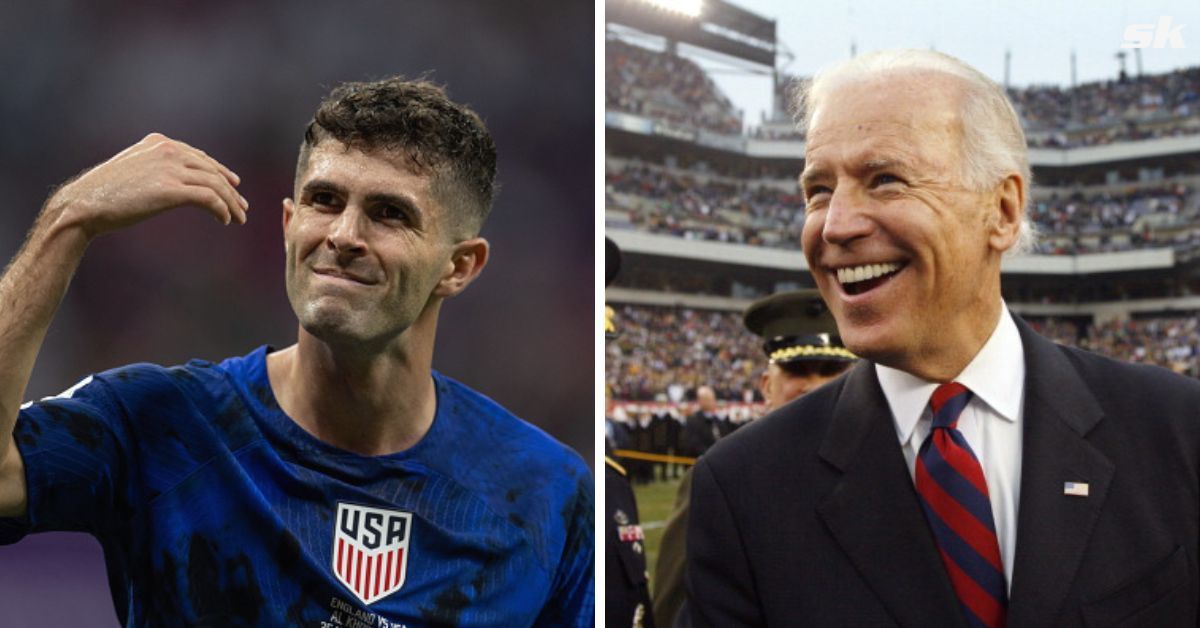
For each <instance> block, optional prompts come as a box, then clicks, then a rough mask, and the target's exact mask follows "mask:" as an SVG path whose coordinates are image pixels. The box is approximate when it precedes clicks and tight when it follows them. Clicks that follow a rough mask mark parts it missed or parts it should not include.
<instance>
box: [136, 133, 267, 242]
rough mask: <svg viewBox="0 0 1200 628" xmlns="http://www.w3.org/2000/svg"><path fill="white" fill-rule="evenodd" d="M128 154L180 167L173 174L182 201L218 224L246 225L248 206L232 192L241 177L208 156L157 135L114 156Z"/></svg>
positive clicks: (177, 141) (186, 144) (236, 193)
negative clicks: (200, 209) (180, 186)
mask: <svg viewBox="0 0 1200 628" xmlns="http://www.w3.org/2000/svg"><path fill="white" fill-rule="evenodd" d="M131 152H133V153H134V154H135V155H142V156H147V157H150V158H153V159H162V160H166V161H174V162H176V163H177V164H180V165H182V166H183V168H181V169H179V170H178V171H176V172H177V173H178V174H177V176H178V181H179V182H180V183H182V184H183V185H184V186H185V189H184V190H183V197H184V198H183V200H184V201H185V202H190V203H195V204H197V205H200V206H202V207H204V208H205V209H208V210H209V211H210V212H211V213H212V214H214V216H216V218H217V220H218V221H219V222H221V223H222V224H226V225H227V224H230V223H231V222H235V221H236V222H237V223H238V224H246V212H247V211H249V209H250V204H249V202H247V201H246V198H245V197H243V196H242V195H241V194H239V193H238V192H237V190H236V189H235V186H237V185H238V184H240V183H241V177H239V176H238V175H237V173H235V172H233V171H232V170H230V169H229V168H228V167H226V166H225V165H224V164H222V163H221V162H219V161H217V160H216V159H213V158H212V157H210V156H209V155H208V153H205V152H204V151H202V150H200V149H198V148H196V147H194V146H191V145H189V144H188V143H186V142H181V141H179V140H173V139H171V138H169V137H167V136H165V135H162V134H161V133H151V134H149V135H147V136H146V137H144V138H142V140H141V141H140V142H138V143H137V144H135V145H133V146H131V147H130V148H128V149H126V150H125V151H124V152H122V153H121V154H120V155H118V158H119V157H121V156H123V155H125V154H127V153H131Z"/></svg>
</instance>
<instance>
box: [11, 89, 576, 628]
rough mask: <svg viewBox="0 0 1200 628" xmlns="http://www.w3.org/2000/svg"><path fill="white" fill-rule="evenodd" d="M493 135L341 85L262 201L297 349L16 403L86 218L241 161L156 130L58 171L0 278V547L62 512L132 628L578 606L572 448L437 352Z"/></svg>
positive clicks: (378, 619) (208, 188) (543, 615)
mask: <svg viewBox="0 0 1200 628" xmlns="http://www.w3.org/2000/svg"><path fill="white" fill-rule="evenodd" d="M495 171H496V153H495V147H494V146H493V143H492V139H491V136H490V135H489V133H488V132H487V129H486V128H485V127H484V125H483V123H482V121H481V120H480V119H479V117H478V116H477V115H476V114H475V113H474V112H472V111H471V110H470V109H467V108H466V107H464V106H462V105H459V104H456V103H454V102H452V101H450V100H449V99H448V98H447V97H446V94H445V93H444V92H443V90H442V89H441V88H439V87H437V86H435V85H432V84H430V83H426V82H408V81H404V80H401V79H388V80H384V81H379V82H375V83H350V84H346V85H343V86H341V87H339V88H337V89H335V90H334V91H333V92H332V93H331V94H330V96H329V98H328V99H327V100H326V101H325V102H323V103H322V104H321V107H320V108H319V110H318V111H317V113H316V115H315V116H314V119H313V121H312V122H311V123H310V124H309V126H308V128H307V130H306V132H305V136H304V141H303V143H302V145H301V148H300V156H299V159H298V161H297V168H296V179H295V197H294V199H286V200H284V202H283V212H282V215H283V234H284V249H285V266H286V277H287V293H288V298H289V300H290V301H291V304H292V307H293V309H294V310H295V312H296V316H297V318H298V319H299V327H298V338H297V342H296V344H294V345H292V346H291V347H288V348H286V349H282V350H279V351H274V350H272V349H271V348H270V347H260V348H259V349H257V350H255V351H254V352H252V353H250V354H249V355H246V356H243V357H236V358H230V359H228V360H225V361H223V362H221V363H219V364H212V363H207V362H202V361H192V362H190V363H188V364H186V365H183V366H177V367H172V368H163V367H159V366H155V365H149V364H138V365H132V366H128V367H123V368H118V369H114V370H112V371H108V372H105V373H100V374H96V375H93V376H90V377H88V378H86V379H85V380H84V381H82V382H80V383H79V384H77V385H76V386H74V387H72V388H70V389H69V390H68V391H67V392H64V393H63V394H62V395H59V396H58V397H55V398H49V399H44V400H42V401H40V402H36V403H27V404H24V405H20V406H18V404H20V401H21V397H22V396H23V394H24V390H25V386H26V384H27V382H28V380H29V375H30V371H31V369H32V367H33V363H34V359H35V356H36V354H37V351H38V349H39V346H40V344H41V342H42V339H43V338H44V336H45V334H46V330H47V327H48V326H49V324H50V321H51V319H52V317H53V315H54V311H55V309H56V308H57V306H58V303H59V301H60V300H61V299H62V297H63V294H64V293H65V291H66V287H67V284H68V282H69V280H70V278H71V275H72V274H73V272H74V270H75V268H76V267H77V265H78V263H79V262H80V260H81V258H82V256H83V253H84V250H85V249H86V248H87V245H88V244H89V243H90V242H91V240H93V239H94V238H96V237H98V236H100V235H102V234H104V233H106V232H110V231H113V230H116V229H121V228H124V227H127V226H130V225H132V224H135V223H138V222H140V221H142V220H145V219H148V218H151V217H153V216H154V215H156V214H159V213H162V212H164V211H168V210H170V209H173V208H176V207H179V206H181V205H186V204H191V205H197V206H199V207H201V208H203V209H205V210H207V211H208V212H210V213H212V214H213V215H214V216H215V217H216V218H217V219H218V220H219V221H220V222H223V223H225V224H228V223H230V222H237V223H244V222H245V221H246V217H247V212H248V210H249V206H248V203H247V202H246V201H245V199H243V198H242V197H241V196H240V195H239V194H238V193H237V191H236V187H237V185H238V184H239V183H240V179H239V178H238V177H237V175H235V174H234V173H233V172H232V171H230V170H229V169H228V168H226V167H225V166H223V165H222V164H220V163H218V162H217V161H215V160H213V159H212V158H211V157H209V156H208V155H206V154H205V153H203V152H202V151H199V150H197V149H195V148H192V147H190V146H188V145H186V144H183V143H181V142H178V141H174V140H171V139H169V138H166V137H164V136H162V135H158V134H152V135H149V136H147V137H146V138H145V139H143V140H142V141H141V142H138V143H137V144H135V145H133V146H131V147H130V148H128V149H126V150H125V151H123V152H121V153H119V154H118V155H116V156H115V157H113V158H112V159H110V160H109V161H107V162H105V163H103V164H100V165H98V166H96V167H95V168H92V169H91V170H89V171H87V172H85V173H84V174H82V175H80V176H79V177H78V178H76V179H74V180H72V181H70V182H68V183H67V184H65V185H63V186H62V187H61V188H59V189H58V190H57V191H56V192H55V193H54V194H53V195H52V196H51V197H50V198H49V199H48V200H47V201H46V204H45V207H44V208H43V210H42V213H41V215H40V217H39V218H38V220H37V222H36V223H35V225H34V227H33V229H32V230H31V232H30V234H29V237H28V240H27V242H26V244H25V246H24V247H23V248H22V250H21V252H20V253H18V254H17V256H16V258H15V259H14V260H13V262H12V264H11V265H10V267H9V268H8V270H7V271H6V272H5V274H4V276H3V278H2V279H0V356H2V359H0V433H3V434H8V433H12V434H13V437H12V438H10V439H9V440H8V444H7V445H5V446H4V447H3V448H0V452H3V455H2V456H0V517H2V518H0V542H6V543H11V542H14V541H16V540H18V539H20V538H21V537H22V536H24V535H25V534H27V533H30V532H40V531H47V530H81V531H87V532H89V533H91V534H93V535H95V536H96V537H97V538H98V539H99V540H100V543H101V545H102V546H103V547H104V550H105V560H106V562H107V566H108V573H109V579H110V585H111V587H112V591H113V599H114V601H115V603H116V609H117V613H118V615H119V616H120V617H121V620H122V621H123V622H125V623H126V624H127V625H130V626H143V625H156V626H157V625H161V626H179V625H222V626H225V625H262V626H279V625H294V626H299V625H304V626H323V625H352V624H353V623H354V622H355V621H357V622H359V624H360V625H371V626H388V625H391V626H398V625H413V626H415V625H480V624H486V625H554V626H559V625H590V624H591V622H592V621H593V610H592V609H593V600H592V565H593V556H594V549H593V533H592V516H593V515H592V513H593V506H592V501H593V499H592V491H593V489H592V479H591V474H590V472H589V471H588V469H587V467H586V465H585V464H584V463H583V461H582V460H581V459H580V458H579V456H578V455H576V454H574V453H572V452H570V451H569V450H568V449H567V448H566V447H564V446H562V445H560V444H559V443H557V442H555V441H554V440H553V439H551V438H550V437H549V436H547V435H546V434H544V433H542V432H541V431H539V430H538V429H536V428H534V427H533V426H531V425H529V424H527V423H525V422H523V421H521V420H520V419H518V418H516V417H514V416H512V415H511V414H509V413H508V412H507V411H505V410H504V409H503V408H501V407H499V406H498V405H496V404H495V402H493V401H491V400H489V399H487V398H486V397H484V396H482V395H480V394H478V393H476V392H474V391H472V390H470V389H468V388H466V387H465V386H463V385H462V384H460V383H458V382H455V381H454V380H452V379H450V378H448V377H446V376H444V375H441V374H439V373H436V372H434V371H433V370H432V366H431V365H432V359H433V347H434V336H435V333H436V330H437V319H438V312H439V310H440V308H441V306H442V304H443V302H444V301H445V300H446V299H448V298H450V297H453V296H455V295H457V294H459V293H460V292H462V291H463V290H464V289H466V287H467V286H468V285H469V284H470V283H471V282H472V281H473V280H474V279H476V278H477V277H478V276H479V274H480V272H481V271H482V270H483V268H484V266H485V265H486V263H487V259H488V253H489V249H488V243H487V241H486V240H484V239H483V238H481V237H479V230H480V228H481V227H482V225H483V222H484V219H485V218H486V216H487V213H488V210H489V209H490V207H491V204H492V197H493V195H494V185H495V184H494V180H495Z"/></svg>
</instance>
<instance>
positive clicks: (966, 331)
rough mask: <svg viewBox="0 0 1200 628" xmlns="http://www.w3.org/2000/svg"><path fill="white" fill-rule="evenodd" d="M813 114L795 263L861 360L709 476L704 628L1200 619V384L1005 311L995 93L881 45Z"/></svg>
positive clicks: (699, 502) (1009, 229) (697, 588)
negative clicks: (1085, 346)
mask: <svg viewBox="0 0 1200 628" xmlns="http://www.w3.org/2000/svg"><path fill="white" fill-rule="evenodd" d="M801 104H802V107H803V110H804V111H805V112H806V119H805V125H806V131H807V136H806V137H807V140H806V147H805V150H806V154H805V167H804V171H803V173H802V174H801V177H800V180H801V185H802V187H803V190H804V193H805V196H806V198H807V206H806V221H805V225H804V231H803V236H802V238H803V246H804V252H805V256H806V258H807V260H808V264H809V267H810V269H811V272H812V274H813V277H814V279H815V280H816V283H817V286H818V287H819V288H820V291H821V294H822V296H823V298H824V300H825V301H826V303H827V304H828V305H829V307H830V309H831V311H832V312H833V314H834V317H835V318H836V320H837V324H838V330H839V332H840V334H841V337H842V340H843V341H844V342H845V344H846V347H847V348H848V349H849V350H850V351H852V352H853V353H855V354H857V355H859V356H861V357H862V358H865V359H863V360H861V361H860V362H859V364H858V365H857V366H856V367H854V368H853V369H851V370H850V371H849V372H848V373H847V374H846V375H844V376H843V377H841V378H839V379H838V380H836V381H835V382H834V383H832V384H830V385H828V386H825V387H823V388H821V389H818V390H816V391H814V392H812V393H810V394H808V395H805V396H804V397H801V398H800V400H798V401H796V402H794V403H792V404H790V405H788V406H786V407H784V408H783V409H781V410H780V411H778V412H776V413H774V414H772V415H770V416H768V417H766V418H764V419H762V420H760V421H756V422H755V423H754V424H752V425H750V426H747V427H745V428H743V429H742V430H739V431H738V432H737V433H736V434H734V435H733V436H731V437H730V438H728V439H724V440H723V441H721V442H720V443H718V444H717V445H716V446H715V447H714V448H713V449H712V450H710V451H709V452H708V453H707V454H706V455H705V457H704V458H702V459H701V460H700V461H699V463H698V464H697V465H696V467H695V471H694V480H693V481H694V488H693V492H692V517H691V519H690V524H689V529H688V570H689V571H688V588H689V599H690V602H689V608H690V610H691V614H692V618H693V620H694V623H696V624H698V625H704V626H708V625H712V626H757V625H795V624H806V625H834V626H842V625H845V626H850V625H871V626H882V625H904V626H943V625H945V626H952V625H970V626H999V625H1005V624H1006V623H1007V624H1009V625H1014V626H1049V625H1053V626H1074V625H1082V624H1089V625H1091V624H1097V623H1103V624H1105V625H1108V624H1110V623H1111V624H1119V623H1122V622H1124V621H1130V622H1133V623H1136V624H1137V625H1158V626H1166V625H1192V624H1194V623H1196V613H1197V599H1198V593H1200V579H1198V577H1197V564H1198V561H1197V558H1198V557H1197V540H1198V538H1200V525H1198V521H1197V516H1196V513H1197V512H1200V480H1198V477H1200V473H1198V472H1200V461H1198V457H1200V421H1198V420H1197V408H1200V384H1197V383H1196V382H1195V381H1192V380H1188V379H1185V378H1182V377H1179V376H1177V375H1174V374H1172V373H1169V372H1167V371H1165V370H1162V369H1158V368H1154V367H1146V366H1135V365H1129V364H1123V363H1118V362H1115V361H1112V360H1108V359H1105V358H1101V357H1098V356H1095V355H1093V354H1089V353H1086V352H1083V351H1079V350H1076V349H1072V348H1066V347H1062V346H1058V345H1055V344H1053V343H1051V342H1050V341H1048V340H1046V339H1044V338H1041V337H1040V336H1038V335H1037V334H1035V333H1034V332H1032V331H1031V330H1030V329H1029V327H1028V326H1026V325H1025V324H1024V323H1023V322H1021V321H1020V320H1019V319H1018V318H1016V317H1015V316H1014V315H1012V314H1011V313H1010V312H1009V311H1008V310H1007V308H1006V307H1005V304H1004V301H1003V299H1002V298H1001V293H1000V265H1001V259H1002V256H1003V255H1004V254H1005V253H1007V252H1009V251H1012V250H1021V249H1023V248H1025V247H1026V246H1027V244H1028V243H1029V241H1030V239H1031V235H1030V230H1029V227H1028V222H1027V219H1026V217H1025V200H1026V198H1027V196H1028V186H1029V179H1030V177H1029V165H1028V158H1027V154H1026V152H1027V151H1026V145H1025V139H1024V135H1023V133H1022V130H1021V127H1020V124H1019V120H1018V118H1017V116H1016V113H1015V112H1014V111H1013V109H1012V107H1011V105H1010V104H1009V103H1008V101H1007V99H1006V98H1005V95H1004V92H1003V90H1001V89H1000V88H999V87H998V86H997V85H996V84H995V83H993V82H992V81H991V80H989V79H987V78H986V77H985V76H983V75H982V74H980V73H979V72H978V71H976V70H974V69H973V68H971V67H969V66H967V65H965V64H963V63H962V62H960V61H958V60H957V59H954V58H952V57H949V56H946V55H943V54H940V53H936V52H931V51H913V50H910V51H885V52H877V53H872V54H868V55H863V56H861V57H858V58H855V59H852V60H850V61H847V62H845V63H842V64H841V65H838V66H835V67H833V68H831V69H829V70H826V71H824V72H822V73H820V74H818V75H817V76H816V77H815V79H814V80H813V82H812V84H811V86H810V87H809V88H808V90H807V92H806V93H805V94H804V96H803V100H802V103H801Z"/></svg>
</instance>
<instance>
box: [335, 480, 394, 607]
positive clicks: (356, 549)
mask: <svg viewBox="0 0 1200 628" xmlns="http://www.w3.org/2000/svg"><path fill="white" fill-rule="evenodd" d="M333 531H334V533H333V573H335V574H337V579H338V580H339V581H341V583H342V584H344V585H346V588H347V589H350V591H352V592H353V593H354V595H356V596H358V599H360V600H362V601H363V604H373V603H375V602H377V601H379V600H381V599H383V598H385V597H387V596H389V595H391V594H393V593H395V592H396V591H399V590H400V587H402V586H404V574H405V573H406V572H407V570H408V539H409V537H410V536H411V532H412V513H408V512H401V511H399V510H384V509H382V508H371V507H369V506H359V505H357V504H347V503H345V502H338V510H337V520H336V523H335V524H334V526H333Z"/></svg>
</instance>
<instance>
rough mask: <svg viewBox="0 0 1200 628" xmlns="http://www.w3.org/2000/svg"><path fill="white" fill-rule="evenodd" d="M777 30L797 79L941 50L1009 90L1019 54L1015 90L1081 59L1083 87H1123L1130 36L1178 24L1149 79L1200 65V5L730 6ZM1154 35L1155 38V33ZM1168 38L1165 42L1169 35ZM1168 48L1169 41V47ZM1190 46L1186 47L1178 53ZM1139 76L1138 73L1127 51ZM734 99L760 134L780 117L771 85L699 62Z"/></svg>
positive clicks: (1058, 79) (1050, 1) (751, 2)
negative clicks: (843, 65) (1008, 55)
mask: <svg viewBox="0 0 1200 628" xmlns="http://www.w3.org/2000/svg"><path fill="white" fill-rule="evenodd" d="M730 1H732V2H734V3H735V4H737V5H738V6H741V7H743V8H746V9H749V10H750V11H753V12H755V13H758V14H760V15H762V16H764V17H767V18H769V19H774V20H775V21H776V33H777V35H776V36H777V38H778V40H779V42H781V44H782V46H781V47H782V48H785V49H786V50H788V51H790V53H791V55H792V56H793V59H792V60H791V61H790V62H787V61H784V60H781V61H780V64H781V65H782V67H783V69H785V70H786V71H787V72H788V73H790V74H796V75H801V76H811V75H812V74H813V73H814V72H815V71H816V70H818V69H820V68H821V67H824V66H826V65H828V64H830V63H833V62H836V61H840V60H842V59H845V58H847V57H849V56H850V49H851V45H852V43H853V44H854V45H855V46H856V48H857V50H858V53H859V54H861V53H864V52H867V51H870V50H877V49H881V48H930V47H932V48H935V49H937V50H940V51H942V52H946V53H949V54H952V55H955V56H957V57H959V58H961V59H963V60H965V61H967V62H968V63H970V64H972V65H974V66H975V67H976V68H979V69H980V70H981V71H983V72H984V73H985V74H987V75H988V76H990V77H992V78H993V79H995V80H997V81H1000V82H1002V81H1003V80H1004V53H1005V50H1006V49H1007V50H1011V51H1012V62H1011V70H1010V80H1011V84H1012V85H1014V86H1026V85H1031V84H1038V85H1042V84H1058V85H1069V84H1070V82H1071V60H1070V59H1071V51H1072V50H1074V51H1075V53H1076V67H1077V70H1076V75H1077V79H1078V82H1079V83H1085V82H1089V81H1096V80H1104V79H1110V78H1115V77H1116V76H1117V71H1118V62H1117V58H1116V53H1118V52H1120V51H1121V43H1122V41H1123V39H1124V37H1125V31H1126V27H1127V26H1129V25H1131V24H1154V25H1155V27H1157V24H1158V23H1159V21H1160V19H1161V18H1163V17H1167V18H1170V20H1171V22H1170V24H1171V27H1170V28H1171V30H1174V29H1176V28H1177V27H1179V26H1180V25H1183V28H1182V30H1179V31H1178V37H1177V38H1176V40H1175V41H1174V42H1171V41H1164V47H1163V48H1161V49H1152V48H1146V49H1143V50H1142V54H1141V56H1142V67H1143V70H1144V71H1145V72H1146V73H1161V72H1166V71H1169V70H1172V69H1175V68H1179V67H1187V66H1198V65H1200V2H1197V1H1196V0H1136V1H1135V0H992V1H976V0H966V1H964V0H928V1H923V2H895V1H893V2H883V1H880V0H820V1H803V0H730ZM1147 32H1149V30H1148V31H1147ZM1164 35H1165V33H1164ZM1163 39H1164V40H1166V37H1163ZM1171 43H1176V44H1178V43H1182V44H1183V47H1182V48H1178V47H1171V46H1170V44H1171ZM1126 52H1128V53H1129V54H1128V56H1127V57H1126V65H1127V68H1128V72H1129V73H1130V74H1135V73H1136V71H1137V66H1136V60H1135V57H1134V55H1133V50H1127V51H1126ZM697 60H698V61H699V62H700V63H701V65H702V66H703V67H705V68H706V69H708V70H709V72H710V74H711V75H712V76H713V78H714V79H715V80H716V81H717V82H718V84H719V85H720V86H721V87H722V89H723V90H724V91H725V93H726V94H728V95H729V96H730V97H731V98H732V99H733V100H734V102H735V104H736V105H737V106H738V107H739V108H741V109H743V110H744V111H745V112H746V115H745V120H746V122H747V124H749V125H751V126H754V125H757V124H758V121H759V119H760V113H759V112H762V111H766V112H767V113H768V114H769V113H770V109H771V80H770V77H769V76H767V75H765V74H750V73H747V71H746V70H745V69H736V68H731V67H730V65H729V64H728V63H722V62H719V61H716V60H711V59H697Z"/></svg>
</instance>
